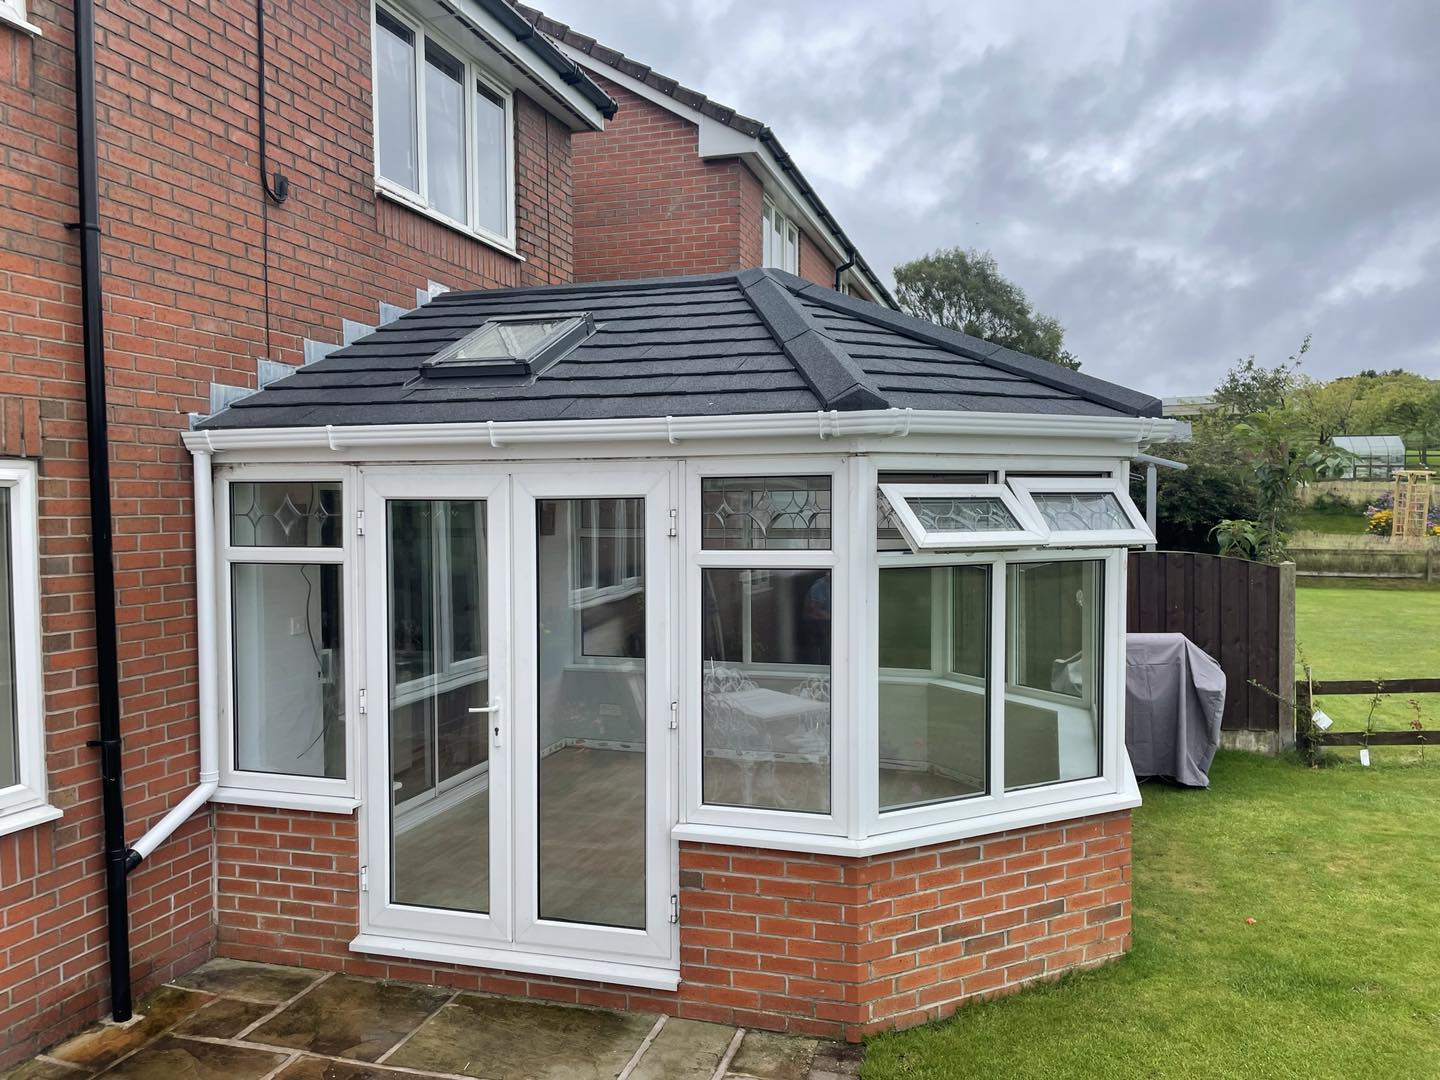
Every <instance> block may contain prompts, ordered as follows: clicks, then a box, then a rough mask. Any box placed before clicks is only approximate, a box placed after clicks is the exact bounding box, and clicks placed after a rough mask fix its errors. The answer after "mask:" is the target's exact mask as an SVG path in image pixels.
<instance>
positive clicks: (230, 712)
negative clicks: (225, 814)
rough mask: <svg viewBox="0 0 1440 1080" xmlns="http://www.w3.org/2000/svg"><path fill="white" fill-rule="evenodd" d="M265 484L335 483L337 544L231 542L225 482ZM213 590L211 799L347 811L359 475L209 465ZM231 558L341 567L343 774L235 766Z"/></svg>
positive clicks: (353, 801)
mask: <svg viewBox="0 0 1440 1080" xmlns="http://www.w3.org/2000/svg"><path fill="white" fill-rule="evenodd" d="M251 482H254V483H267V482H281V483H284V482H292V483H309V482H322V483H323V482H329V483H338V484H340V507H341V516H340V537H341V543H340V546H339V547H328V548H327V547H259V546H256V547H249V546H232V545H231V543H230V487H231V485H232V484H236V483H251ZM214 483H215V543H216V548H217V550H216V559H215V574H216V578H217V580H216V582H215V590H216V596H217V597H218V598H219V601H220V602H219V605H218V607H219V610H218V612H217V615H216V617H217V619H218V620H219V623H220V625H219V626H218V627H217V628H216V629H217V630H218V633H217V635H216V648H217V650H218V652H219V656H218V657H216V660H217V665H216V670H217V674H218V679H219V691H220V692H219V693H218V694H217V695H216V698H217V702H218V711H219V714H220V715H219V725H220V747H219V750H220V754H219V757H220V790H219V791H217V792H216V794H215V797H214V801H215V802H228V803H237V804H240V805H246V806H266V807H274V808H277V809H282V810H317V811H324V812H332V813H349V812H351V811H353V810H354V809H355V808H356V807H357V806H359V800H358V798H357V796H356V791H357V777H358V775H359V771H360V762H359V761H358V754H357V746H358V744H359V741H360V740H359V734H358V732H359V729H360V727H361V726H362V725H363V724H364V722H365V717H364V716H363V715H362V713H361V711H360V699H359V693H358V691H357V690H356V687H357V686H358V682H357V674H358V669H357V666H356V665H357V664H359V663H360V659H361V658H360V655H359V653H358V650H357V645H356V642H357V629H356V628H357V627H358V626H359V620H360V619H361V618H363V608H362V602H363V598H362V596H361V595H360V590H359V589H358V588H357V586H356V577H357V575H356V574H355V572H354V569H353V567H354V562H353V559H354V557H355V533H356V528H357V521H358V518H357V516H356V515H357V512H358V511H357V509H356V507H357V497H356V488H357V480H356V477H355V472H354V470H353V469H351V468H349V467H346V466H340V467H336V466H325V465H304V464H296V465H279V464H276V465H270V464H246V465H227V466H223V467H220V468H217V469H216V470H215V478H214ZM237 563H270V564H280V565H294V564H298V563H316V564H326V565H336V566H339V567H340V596H341V613H340V618H341V630H340V640H341V653H342V658H343V660H342V663H343V667H344V681H343V684H342V685H341V687H340V701H341V706H342V708H343V709H344V710H345V776H344V777H343V778H339V779H334V778H330V777H323V776H301V775H298V774H289V773H269V772H252V771H248V770H244V769H240V768H238V767H237V766H236V757H235V741H236V722H235V618H234V597H233V595H232V584H233V576H232V571H231V568H232V567H233V566H234V565H235V564H237Z"/></svg>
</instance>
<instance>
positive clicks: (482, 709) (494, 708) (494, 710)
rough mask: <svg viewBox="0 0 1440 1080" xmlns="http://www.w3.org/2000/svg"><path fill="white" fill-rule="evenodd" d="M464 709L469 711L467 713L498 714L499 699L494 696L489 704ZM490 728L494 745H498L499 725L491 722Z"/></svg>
mask: <svg viewBox="0 0 1440 1080" xmlns="http://www.w3.org/2000/svg"><path fill="white" fill-rule="evenodd" d="M465 711H466V712H469V713H490V714H494V715H498V714H499V712H500V699H499V698H498V697H497V698H496V699H495V700H494V701H492V702H491V703H490V704H489V705H484V706H476V707H475V708H473V709H466V710H465ZM490 730H491V731H492V732H493V735H494V739H495V745H496V746H499V745H500V725H499V724H498V723H494V724H491V727H490Z"/></svg>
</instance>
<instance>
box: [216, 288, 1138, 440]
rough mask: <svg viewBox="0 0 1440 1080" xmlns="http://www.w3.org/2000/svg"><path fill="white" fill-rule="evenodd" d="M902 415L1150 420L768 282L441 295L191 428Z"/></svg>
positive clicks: (886, 318)
mask: <svg viewBox="0 0 1440 1080" xmlns="http://www.w3.org/2000/svg"><path fill="white" fill-rule="evenodd" d="M563 312H574V313H577V314H578V313H582V312H588V313H590V314H591V316H592V317H593V318H594V322H595V333H594V334H593V335H592V336H590V337H589V338H588V339H586V340H585V341H583V342H582V343H581V344H580V345H579V346H578V347H576V348H575V349H574V350H573V351H572V352H570V353H569V354H568V355H566V356H565V357H564V359H562V360H560V361H559V362H558V363H556V364H555V365H554V366H553V367H551V368H549V369H548V370H546V371H544V372H543V374H541V375H539V376H538V378H535V379H533V380H530V381H528V382H526V383H524V384H522V385H499V384H497V383H496V382H495V381H494V380H485V379H479V378H465V377H450V378H432V377H427V376H426V374H425V372H424V370H423V365H424V364H425V362H426V361H427V360H429V359H430V358H431V357H433V356H435V354H437V353H439V352H441V351H442V350H443V349H444V348H445V347H446V346H448V345H451V344H453V343H454V342H456V341H458V340H459V339H460V338H462V337H464V336H465V335H467V334H469V333H471V332H472V331H474V330H476V329H477V328H478V327H480V326H481V325H482V324H483V323H484V322H485V321H486V320H487V319H489V318H492V317H495V316H502V315H503V316H522V315H525V314H527V313H534V314H546V315H551V314H555V313H563ZM887 408H902V409H905V408H913V409H929V410H944V411H954V412H1002V413H1031V414H1034V413H1041V414H1051V415H1085V416H1159V415H1160V402H1159V401H1158V400H1157V399H1155V398H1152V397H1149V396H1148V395H1145V394H1141V393H1137V392H1136V391H1133V390H1127V389H1125V388H1124V387H1120V386H1116V385H1114V384H1112V383H1107V382H1103V381H1101V380H1099V379H1095V378H1092V377H1091V376H1088V375H1083V374H1080V373H1079V372H1075V371H1070V370H1068V369H1066V368H1061V367H1058V366H1056V365H1054V364H1050V363H1047V362H1045V361H1043V360H1037V359H1035V358H1034V357H1030V356H1025V355H1022V354H1021V353H1017V352H1013V351H1011V350H1009V349H1006V348H1003V347H1001V346H998V345H992V344H991V343H989V342H987V341H982V340H980V339H978V338H973V337H969V336H968V335H965V334H960V333H956V332H954V331H951V330H946V329H943V328H941V327H939V326H936V325H934V324H933V323H929V322H925V321H923V320H921V319H916V318H912V317H911V316H908V315H902V314H899V313H897V312H894V311H890V310H887V309H886V308H883V307H880V306H878V305H876V304H871V303H868V302H866V301H862V300H855V299H852V298H850V297H847V296H842V295H841V294H839V293H837V292H833V291H832V290H830V289H826V288H822V287H820V286H818V285H814V284H811V283H810V282H808V281H805V280H803V279H801V278H798V277H795V276H794V275H791V274H786V273H783V272H781V271H778V270H745V271H741V272H739V273H728V274H710V275H704V276H698V277H683V278H657V279H653V280H647V281H622V282H600V283H593V284H576V285H556V286H546V287H541V288H527V289H492V290H483V291H477V292H451V293H446V294H444V295H442V296H440V297H438V298H436V299H435V300H432V301H431V302H430V303H428V304H426V305H425V306H424V307H421V308H417V309H416V310H414V311H412V312H410V313H409V314H407V315H404V316H402V317H401V318H399V319H396V320H395V321H394V322H391V323H389V324H388V325H386V326H383V327H381V328H380V329H379V330H377V331H376V332H374V333H373V334H370V335H368V336H366V337H364V338H361V339H360V340H358V341H356V342H354V343H353V344H351V345H348V346H346V347H345V348H342V349H338V350H336V351H334V352H332V353H330V354H329V355H328V356H326V357H325V358H324V359H321V360H318V361H315V362H314V363H311V364H307V365H305V366H304V367H302V368H298V369H297V370H296V372H295V373H294V374H293V375H290V376H287V377H286V378H283V379H280V380H278V381H276V382H272V383H270V384H269V385H268V386H266V387H265V388H264V389H263V390H260V391H259V392H257V393H255V394H252V395H250V396H249V397H246V398H242V399H241V400H240V401H238V402H236V403H235V404H233V405H231V406H230V407H229V408H228V409H226V410H224V411H223V412H220V413H217V414H216V415H214V416H211V417H209V418H207V419H205V420H203V421H201V422H200V423H199V425H198V426H199V427H200V428H202V429H222V428H270V427H308V426H314V425H324V424H333V425H336V426H343V425H356V424H398V423H407V424H416V423H420V424H424V423H435V424H439V423H475V422H484V421H487V420H488V421H496V422H503V421H515V420H526V421H534V420H589V419H596V418H601V417H605V418H638V417H664V416H719V415H735V414H745V413H787V412H813V411H816V410H822V409H823V410H829V409H837V410H856V409H887Z"/></svg>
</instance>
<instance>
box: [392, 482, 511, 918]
mask: <svg viewBox="0 0 1440 1080" xmlns="http://www.w3.org/2000/svg"><path fill="white" fill-rule="evenodd" d="M485 523H486V517H485V504H484V503H483V502H479V501H473V500H444V499H395V500H391V501H390V502H388V503H387V514H386V558H387V561H388V578H389V583H388V600H389V631H390V634H389V641H390V699H389V702H388V706H389V710H388V711H389V725H390V779H391V838H392V839H391V842H392V845H393V852H394V855H393V858H392V860H391V864H392V882H391V894H392V897H393V899H394V901H395V902H396V903H402V904H418V905H421V906H424V907H436V908H450V909H455V910H460V911H478V912H484V911H488V910H489V904H490V776H489V748H490V742H489V739H488V738H487V723H488V722H487V719H486V717H485V716H484V715H482V714H476V713H472V712H470V711H469V710H470V709H472V708H481V707H484V706H486V705H487V704H489V701H490V694H489V690H490V671H489V663H488V659H489V658H488V656H487V655H486V643H487V641H488V636H487V629H488V625H487V624H488V613H487V610H486V590H485V582H486V575H487V572H488V569H487V564H486V547H485Z"/></svg>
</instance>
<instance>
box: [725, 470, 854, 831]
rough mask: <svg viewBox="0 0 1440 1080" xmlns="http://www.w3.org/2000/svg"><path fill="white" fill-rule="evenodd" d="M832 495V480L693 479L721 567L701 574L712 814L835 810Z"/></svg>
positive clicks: (820, 478) (824, 478) (815, 478)
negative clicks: (724, 809)
mask: <svg viewBox="0 0 1440 1080" xmlns="http://www.w3.org/2000/svg"><path fill="white" fill-rule="evenodd" d="M831 495H832V488H831V477H830V476H828V475H827V476H752V477H731V476H726V477H705V478H703V479H702V481H701V538H700V546H701V550H702V559H706V561H717V560H723V565H705V566H702V568H701V570H700V594H701V595H700V609H701V610H700V621H701V633H700V642H701V645H700V648H701V655H700V663H701V671H700V682H701V725H700V726H701V759H702V760H701V787H702V801H703V802H704V803H705V804H706V805H708V806H728V807H737V808H744V809H750V810H764V811H784V812H790V813H793V814H822V815H823V814H829V813H830V812H831V808H832V807H831V802H832V799H831V782H832V768H831V765H832V758H833V746H832V741H831V740H832V730H831V729H832V715H831V683H832V657H831V650H832V636H833V627H832V619H831V613H832V606H833V605H832V597H833V593H834V571H833V556H832V555H831V554H830V549H831ZM706 553H709V554H708V556H707V555H706ZM762 557H763V558H762ZM747 562H749V563H750V564H749V565H747Z"/></svg>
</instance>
